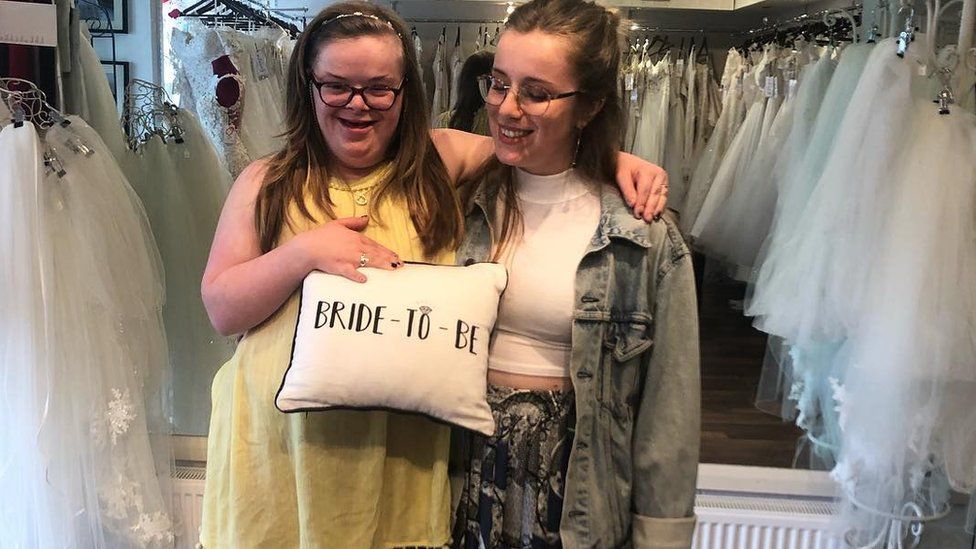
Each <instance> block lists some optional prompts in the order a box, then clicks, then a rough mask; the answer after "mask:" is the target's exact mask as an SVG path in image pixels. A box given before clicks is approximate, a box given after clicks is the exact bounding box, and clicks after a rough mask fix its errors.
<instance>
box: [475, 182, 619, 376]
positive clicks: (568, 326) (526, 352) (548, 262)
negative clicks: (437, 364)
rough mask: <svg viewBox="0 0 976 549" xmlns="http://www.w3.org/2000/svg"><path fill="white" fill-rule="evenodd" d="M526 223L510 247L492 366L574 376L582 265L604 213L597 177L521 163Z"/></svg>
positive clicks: (520, 187)
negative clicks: (537, 170) (541, 170)
mask: <svg viewBox="0 0 976 549" xmlns="http://www.w3.org/2000/svg"><path fill="white" fill-rule="evenodd" d="M515 177H516V183H517V188H518V198H519V206H520V207H521V210H522V215H523V222H524V228H523V233H522V239H521V240H520V241H519V242H517V243H516V245H515V246H514V247H513V248H512V249H510V250H511V251H510V252H508V253H507V256H508V257H506V261H505V263H506V264H507V265H508V268H509V280H508V288H507V289H506V290H505V293H504V294H503V295H502V299H501V303H500V305H499V309H498V321H497V323H496V324H495V333H494V335H493V337H492V341H491V352H490V354H489V358H488V368H489V369H491V370H498V371H502V372H508V373H513V374H521V375H530V376H544V377H569V360H570V351H571V345H572V331H573V309H574V307H575V286H576V269H577V267H578V266H579V262H580V260H581V259H582V258H583V254H584V252H585V251H586V248H587V246H588V245H589V243H590V240H592V238H593V235H594V233H595V232H596V227H597V224H598V223H599V221H600V194H599V189H598V187H597V185H598V184H597V183H594V182H591V181H588V180H586V179H584V178H583V177H582V176H581V175H579V174H578V173H576V171H575V170H572V169H570V170H567V171H565V172H563V173H560V174H556V175H546V176H539V175H532V174H530V173H528V172H524V171H522V170H518V169H516V170H515Z"/></svg>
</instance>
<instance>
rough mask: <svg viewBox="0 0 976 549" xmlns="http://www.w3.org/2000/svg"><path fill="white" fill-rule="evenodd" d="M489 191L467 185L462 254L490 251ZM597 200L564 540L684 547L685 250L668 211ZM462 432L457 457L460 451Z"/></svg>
mask: <svg viewBox="0 0 976 549" xmlns="http://www.w3.org/2000/svg"><path fill="white" fill-rule="evenodd" d="M497 193H498V191H497V189H488V188H486V186H485V185H483V184H482V186H481V187H480V188H478V189H477V190H476V191H475V194H474V195H473V200H472V204H470V206H469V209H468V212H467V215H466V221H465V223H466V236H465V239H464V242H463V243H462V245H461V247H460V249H459V250H458V252H457V261H458V263H459V264H464V263H466V262H470V261H471V260H474V261H485V260H487V259H488V257H489V255H490V250H491V230H490V227H489V221H488V220H489V219H491V218H492V217H489V216H493V214H494V209H495V205H496V204H497ZM600 201H601V215H600V222H599V226H598V227H597V229H596V232H595V233H594V235H593V238H592V240H591V241H590V244H589V246H588V248H587V251H586V253H585V255H584V257H583V259H582V260H581V261H580V264H579V267H578V268H577V271H576V300H575V302H576V308H575V310H574V312H573V332H572V342H573V344H572V354H571V357H572V358H571V363H570V376H571V379H572V383H573V388H574V390H575V393H576V397H575V398H576V433H575V438H574V441H573V445H574V446H573V448H572V450H571V454H570V463H569V470H568V472H567V475H566V485H565V501H564V505H563V514H562V522H561V526H560V536H561V538H562V543H563V547H566V548H567V549H576V548H583V547H594V548H600V549H605V548H617V547H634V548H637V549H646V548H687V547H690V546H691V540H692V534H693V532H694V527H695V517H694V499H695V482H696V476H697V471H698V448H699V442H700V439H701V429H700V400H701V396H700V395H701V387H700V381H699V370H698V367H699V354H698V314H697V304H696V298H695V287H694V276H693V274H692V267H691V256H690V254H689V252H688V248H687V247H686V246H685V244H684V241H683V240H682V238H681V235H680V234H679V232H678V230H677V228H676V227H675V226H674V224H672V223H671V222H670V221H658V222H654V223H651V224H647V223H645V222H644V221H643V220H638V219H635V218H634V217H633V215H632V214H631V213H630V210H629V209H628V208H627V206H626V205H625V204H624V202H623V200H622V199H621V197H620V196H619V194H618V193H617V192H616V191H615V189H613V188H612V187H609V186H603V190H602V191H601V199H600ZM540 268H544V267H540ZM464 436H466V435H463V434H460V433H459V434H458V436H456V437H455V441H454V452H455V453H454V456H455V457H456V458H457V459H458V461H455V462H454V466H455V467H459V466H461V460H467V456H465V455H464V448H465V447H466V443H465V442H464ZM466 463H467V461H464V464H466ZM453 480H454V481H455V482H454V483H452V484H453V485H454V486H457V485H458V484H456V482H457V481H458V479H457V477H455V478H454V479H453ZM456 496H457V493H456V494H455V503H456V501H457V497H456Z"/></svg>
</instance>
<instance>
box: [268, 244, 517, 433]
mask: <svg viewBox="0 0 976 549" xmlns="http://www.w3.org/2000/svg"><path fill="white" fill-rule="evenodd" d="M404 263H408V264H413V265H431V266H434V267H469V266H470V265H440V264H437V263H426V262H423V261H405V262H404ZM478 263H493V264H496V265H497V264H498V262H497V261H479V262H477V263H473V264H472V265H477V264H478ZM313 272H314V271H313ZM309 274H311V273H309ZM306 280H308V276H306V277H305V278H303V279H302V285H301V286H300V287H299V291H298V317H297V318H296V319H295V333H294V335H292V337H291V352H290V353H289V355H288V368H286V369H285V374H284V375H283V376H281V384H280V385H278V390H277V391H276V392H275V398H274V405H275V408H277V409H278V411H279V412H281V413H284V414H296V413H302V412H327V411H329V410H355V411H362V412H393V413H397V414H407V415H416V416H422V417H426V418H428V419H430V420H432V421H434V422H436V423H441V424H444V425H448V426H451V427H458V428H460V429H464V430H466V431H471V432H472V433H479V434H483V433H481V432H480V431H475V430H474V429H470V428H468V427H465V426H463V425H458V424H457V423H452V422H450V421H447V420H446V419H443V418H439V417H435V416H432V415H430V414H425V413H423V412H418V411H415V410H401V409H399V408H389V407H384V406H323V407H309V408H295V409H294V410H282V409H281V407H280V406H278V397H279V396H281V391H283V390H284V389H285V380H286V379H288V373H289V372H290V371H291V367H292V365H293V364H294V362H295V342H296V341H297V340H298V327H299V326H301V322H302V298H303V297H304V296H305V281H306ZM508 281H509V275H508V269H505V287H504V288H502V291H501V292H500V293H499V294H498V297H499V300H500V299H501V296H502V295H503V294H504V293H505V290H507V289H508ZM497 324H498V318H497V317H496V318H495V325H496V326H497ZM494 332H495V329H494V327H492V330H491V332H489V335H491V334H493V333H494Z"/></svg>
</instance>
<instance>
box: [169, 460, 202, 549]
mask: <svg viewBox="0 0 976 549" xmlns="http://www.w3.org/2000/svg"><path fill="white" fill-rule="evenodd" d="M205 478H206V469H204V468H203V467H174V468H173V512H174V513H176V517H177V520H176V523H177V524H176V548H177V549H194V548H195V547H196V546H197V543H198V540H199V539H200V518H201V517H202V516H203V485H204V479H205Z"/></svg>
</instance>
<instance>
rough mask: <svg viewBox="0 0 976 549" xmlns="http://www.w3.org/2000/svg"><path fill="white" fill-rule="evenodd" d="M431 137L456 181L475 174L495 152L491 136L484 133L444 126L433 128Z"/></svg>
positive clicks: (450, 174) (452, 179) (451, 176)
mask: <svg viewBox="0 0 976 549" xmlns="http://www.w3.org/2000/svg"><path fill="white" fill-rule="evenodd" d="M430 139H431V141H433V143H434V148H435V149H437V154H439V155H440V157H441V161H442V162H444V165H445V166H446V167H447V173H448V175H449V176H450V178H451V181H454V182H455V183H459V182H461V181H464V180H465V179H467V178H469V177H471V176H473V175H474V174H475V172H476V171H477V170H478V168H480V167H481V166H482V165H483V164H484V163H485V162H487V161H488V159H489V158H491V156H492V155H493V154H495V146H494V143H493V142H492V140H491V138H490V137H485V136H483V135H475V134H473V133H467V132H462V131H460V130H452V129H447V128H443V129H435V130H431V132H430Z"/></svg>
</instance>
